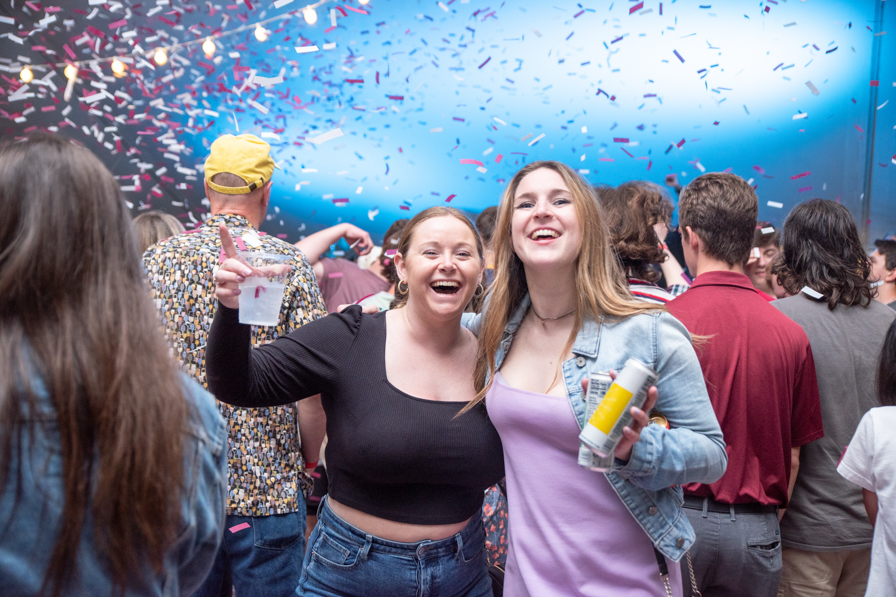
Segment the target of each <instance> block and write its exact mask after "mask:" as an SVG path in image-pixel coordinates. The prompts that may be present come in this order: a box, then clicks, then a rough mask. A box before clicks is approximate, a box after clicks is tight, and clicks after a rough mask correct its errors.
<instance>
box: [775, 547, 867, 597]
mask: <svg viewBox="0 0 896 597" xmlns="http://www.w3.org/2000/svg"><path fill="white" fill-rule="evenodd" d="M782 555H783V557H784V569H783V570H782V571H781V585H780V588H779V589H778V597H862V596H863V595H864V594H865V586H866V585H867V584H868V571H869V569H870V568H871V548H870V547H869V548H866V549H859V550H856V551H803V550H802V549H796V548H793V547H787V546H785V547H784V550H783V553H782Z"/></svg>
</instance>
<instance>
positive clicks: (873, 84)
mask: <svg viewBox="0 0 896 597" xmlns="http://www.w3.org/2000/svg"><path fill="white" fill-rule="evenodd" d="M871 86H872V87H880V81H874V80H872V81H871Z"/></svg>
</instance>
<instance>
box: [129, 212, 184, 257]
mask: <svg viewBox="0 0 896 597" xmlns="http://www.w3.org/2000/svg"><path fill="white" fill-rule="evenodd" d="M134 231H135V232H136V233H137V242H138V243H139V245H140V254H141V255H142V254H143V253H145V252H146V249H148V248H149V247H151V246H152V245H154V244H156V243H157V242H159V241H160V240H165V239H166V238H171V237H172V236H177V235H178V234H180V233H181V232H183V231H184V225H183V224H181V223H180V221H179V220H178V219H177V218H175V217H174V216H172V215H171V214H166V213H164V212H161V211H145V212H143V213H142V214H140V215H139V216H137V217H136V218H134Z"/></svg>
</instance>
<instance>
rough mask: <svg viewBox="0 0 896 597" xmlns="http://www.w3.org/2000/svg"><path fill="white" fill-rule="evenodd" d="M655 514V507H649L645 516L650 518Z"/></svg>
mask: <svg viewBox="0 0 896 597" xmlns="http://www.w3.org/2000/svg"><path fill="white" fill-rule="evenodd" d="M657 512H658V510H657V509H656V506H651V507H650V508H648V510H647V514H649V515H650V516H654V515H655V514H656V513H657Z"/></svg>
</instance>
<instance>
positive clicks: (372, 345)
mask: <svg viewBox="0 0 896 597" xmlns="http://www.w3.org/2000/svg"><path fill="white" fill-rule="evenodd" d="M269 152H270V147H269V146H268V144H267V143H265V142H264V141H262V140H261V139H258V138H257V137H254V136H253V135H249V134H242V135H238V136H232V135H224V136H222V137H220V138H218V139H217V140H216V141H215V142H214V143H213V144H212V146H211V149H210V154H209V156H208V159H207V160H206V162H205V168H204V191H205V195H206V197H207V198H208V201H209V205H210V214H209V216H208V218H207V219H205V220H204V221H203V222H202V223H201V225H198V226H197V227H196V228H195V229H194V230H190V231H184V230H183V228H182V227H181V226H180V223H179V222H178V221H177V220H176V218H172V217H171V216H167V215H166V214H158V213H154V212H151V213H144V214H142V215H140V216H139V217H138V218H135V219H134V220H131V218H130V214H129V212H128V209H127V207H126V205H125V202H124V200H123V197H122V194H121V191H120V189H119V187H118V184H117V182H116V181H115V179H114V178H113V177H112V175H111V174H110V173H109V172H108V170H106V168H105V167H104V166H103V165H102V163H101V162H100V161H99V160H98V159H97V158H96V157H95V156H93V155H92V154H91V153H90V152H89V151H88V150H86V149H84V148H82V147H79V146H77V145H75V144H73V143H71V142H69V141H67V140H66V139H64V138H62V137H60V136H56V135H48V134H36V135H32V136H31V137H28V138H26V139H24V140H19V141H7V142H5V143H4V144H3V145H2V146H0V212H2V213H3V214H4V217H3V218H2V219H0V594H2V595H13V596H25V595H47V596H51V597H58V596H63V595H127V596H138V595H140V596H143V595H158V596H175V595H184V596H188V595H196V596H198V597H206V596H209V597H218V596H224V595H227V596H230V595H232V594H234V593H235V595H236V596H237V597H253V596H256V595H257V596H262V595H264V596H268V595H291V594H298V595H302V596H319V597H336V596H350V597H376V596H380V595H382V596H388V597H402V596H408V597H410V596H418V595H419V596H430V597H455V596H457V597H460V596H471V597H487V596H488V597H490V596H492V595H495V596H498V595H500V594H502V593H503V594H505V595H508V596H512V597H518V596H522V597H543V596H544V597H548V596H551V597H553V596H556V595H570V596H574V595H581V596H603V595H627V596H628V595H631V596H644V597H646V596H655V597H660V596H673V597H684V596H685V595H687V596H696V595H700V594H702V595H704V596H707V597H710V596H740V595H743V596H750V597H766V596H768V597H774V596H778V595H780V596H782V597H791V596H792V597H804V596H805V597H814V596H818V597H827V596H830V597H851V596H861V595H868V596H872V597H878V596H885V595H896V588H894V587H896V547H894V545H896V512H894V510H896V432H894V431H893V430H894V429H896V321H894V320H896V240H894V239H881V240H877V241H875V242H874V250H873V251H871V252H870V253H869V252H868V251H866V248H865V247H864V246H863V244H862V241H861V240H860V237H859V234H858V231H857V229H856V225H855V222H854V220H853V217H852V216H851V214H850V213H849V211H848V210H847V209H846V208H845V207H843V206H841V205H840V204H838V203H836V202H832V201H827V200H822V199H813V200H810V201H806V202H804V203H801V204H799V205H797V206H796V207H795V208H794V209H793V210H792V211H791V212H790V214H789V215H788V216H787V218H786V220H785V222H784V224H783V226H782V227H780V228H778V227H775V226H774V225H772V224H771V223H769V222H760V221H758V198H757V196H756V193H755V191H754V189H753V188H752V187H751V186H750V185H749V184H748V183H747V182H746V181H744V180H743V179H742V178H740V177H738V176H736V175H734V174H729V173H706V174H703V175H701V176H699V177H697V178H696V179H695V180H693V181H692V182H690V183H689V184H688V185H686V186H685V187H683V188H681V187H680V186H679V185H678V184H677V180H676V179H675V178H674V177H670V178H669V179H667V181H666V185H667V186H670V187H672V188H673V189H674V192H675V193H676V194H677V195H678V197H677V200H676V201H675V202H673V200H672V197H671V195H670V193H669V192H668V191H667V190H666V189H665V188H664V187H663V186H660V185H657V184H654V183H651V182H647V181H630V182H626V183H624V184H622V185H619V186H617V187H611V186H605V185H598V186H596V187H593V186H591V185H590V184H588V183H587V182H586V181H585V180H583V179H582V178H581V177H580V176H579V175H578V174H577V173H576V172H575V171H574V170H573V169H571V168H569V167H568V166H566V165H564V164H562V163H560V162H556V161H539V162H534V163H531V164H527V165H525V166H524V167H523V168H521V169H520V170H519V171H518V172H517V173H516V174H515V175H514V176H513V177H512V179H511V180H510V182H509V183H508V184H507V186H506V188H505V189H504V192H503V195H502V196H501V197H500V198H498V197H496V198H495V202H494V203H496V205H492V206H490V207H487V208H485V209H483V211H482V213H481V214H479V216H478V217H477V218H475V220H474V218H473V217H471V216H470V215H469V214H466V213H464V212H461V211H459V210H457V209H454V208H451V207H432V208H429V209H425V210H423V211H421V212H420V213H418V214H416V215H414V216H413V217H411V218H409V219H401V220H397V221H396V222H394V223H393V224H392V225H391V226H390V227H389V229H388V231H387V232H386V234H385V235H384V237H383V241H382V243H381V245H380V246H375V245H374V242H373V239H372V238H371V236H370V234H369V233H368V232H366V231H364V230H362V229H361V228H359V227H357V226H354V225H351V224H339V225H336V226H333V227H331V228H326V229H323V230H321V231H318V232H316V233H314V234H310V235H308V236H306V237H305V238H303V239H302V240H300V241H299V242H298V243H296V244H295V245H292V244H289V243H287V242H285V241H282V240H279V239H277V238H272V237H271V236H268V235H265V234H264V233H262V232H260V231H259V228H260V227H261V224H262V222H264V219H265V215H266V213H267V210H268V206H269V203H270V199H271V195H272V193H273V192H274V191H273V189H274V188H275V187H274V181H273V180H272V177H273V173H274V162H273V160H272V159H271V157H270V153H269ZM676 204H677V210H678V225H677V227H674V226H673V213H674V210H675V209H676ZM341 242H345V243H346V245H347V246H348V254H347V255H346V257H344V258H331V257H330V256H328V255H329V254H330V253H331V247H333V246H334V245H335V244H337V243H341ZM260 253H263V254H265V255H266V256H267V257H268V258H270V259H271V260H272V261H276V262H277V263H278V264H279V265H266V266H261V265H258V264H257V263H256V262H255V261H253V260H252V259H253V257H252V255H257V254H260ZM141 255H142V259H141ZM356 255H364V256H367V261H368V263H367V264H366V265H365V266H362V265H360V264H359V263H356V262H355V261H354V260H353V259H351V257H353V256H356ZM284 272H288V275H287V279H288V281H287V282H286V284H285V288H284V291H283V298H282V300H281V301H280V304H279V316H278V319H277V323H276V324H275V325H250V324H248V323H241V319H242V317H243V311H244V310H245V309H246V308H247V304H248V303H249V302H250V301H251V300H253V299H259V292H260V291H262V292H266V291H267V290H270V289H267V290H266V289H265V288H263V287H261V288H259V287H256V288H254V294H251V293H253V290H252V289H251V288H250V287H249V286H248V283H249V281H250V280H251V279H259V278H264V277H265V276H271V275H274V273H276V274H277V275H281V274H283V273H284ZM284 275H286V274H284ZM244 293H245V294H244ZM262 298H263V297H262ZM241 302H242V308H241ZM629 359H637V360H638V361H641V363H642V364H643V365H645V366H646V367H647V368H649V369H652V370H653V371H654V372H655V373H656V374H657V375H658V377H657V380H656V382H655V384H654V385H653V386H651V387H650V389H649V391H648V392H647V394H646V402H644V404H643V405H642V406H641V407H637V406H635V407H632V408H631V409H630V414H631V422H630V423H629V424H628V425H626V426H625V428H624V430H623V433H622V436H621V440H620V441H619V443H618V445H616V447H615V448H614V449H613V450H612V453H610V454H609V456H608V457H606V458H605V463H606V466H604V467H601V468H602V470H593V469H594V468H596V467H593V466H583V465H582V464H581V461H580V451H581V450H582V446H581V444H580V440H579V433H580V432H581V431H582V429H583V428H584V427H585V426H586V425H587V418H588V413H587V398H588V395H589V390H593V388H591V387H590V385H591V384H592V383H598V382H597V381H594V380H595V379H598V377H593V376H595V375H609V376H610V377H614V376H615V375H616V374H617V373H618V372H619V371H621V370H622V369H623V366H624V365H625V363H626V362H627V361H628V360H629ZM592 393H593V392H592ZM309 533H310V534H309ZM306 538H307V539H306Z"/></svg>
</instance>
